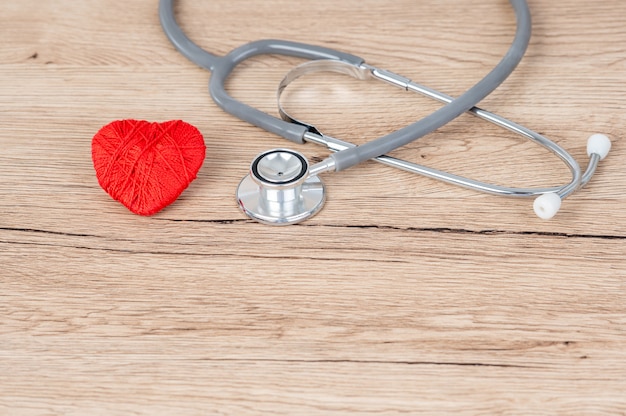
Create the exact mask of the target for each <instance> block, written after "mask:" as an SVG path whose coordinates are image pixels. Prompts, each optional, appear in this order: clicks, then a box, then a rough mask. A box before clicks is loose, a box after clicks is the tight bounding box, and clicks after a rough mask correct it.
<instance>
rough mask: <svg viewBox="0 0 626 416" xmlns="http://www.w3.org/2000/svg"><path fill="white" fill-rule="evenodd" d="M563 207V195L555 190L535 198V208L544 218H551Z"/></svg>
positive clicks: (540, 216) (536, 212)
mask: <svg viewBox="0 0 626 416" xmlns="http://www.w3.org/2000/svg"><path fill="white" fill-rule="evenodd" d="M560 208H561V197H560V196H559V195H558V194H557V193H555V192H548V193H546V194H543V195H540V196H538V197H537V198H535V202H534V203H533V209H534V210H535V214H537V216H538V217H539V218H541V219H542V220H549V219H550V218H552V217H554V215H555V214H556V213H557V212H558V211H559V209H560Z"/></svg>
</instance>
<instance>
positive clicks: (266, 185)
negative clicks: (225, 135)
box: [236, 148, 326, 225]
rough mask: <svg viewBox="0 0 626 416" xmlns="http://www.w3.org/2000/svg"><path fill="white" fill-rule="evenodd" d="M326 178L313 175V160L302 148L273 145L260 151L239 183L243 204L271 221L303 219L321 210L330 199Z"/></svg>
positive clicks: (252, 215)
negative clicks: (327, 199) (272, 147)
mask: <svg viewBox="0 0 626 416" xmlns="http://www.w3.org/2000/svg"><path fill="white" fill-rule="evenodd" d="M325 195H326V192H325V188H324V184H323V182H322V180H321V179H320V178H319V177H318V176H316V175H311V176H309V163H308V161H307V160H306V158H305V157H304V156H303V155H302V154H301V153H299V152H296V151H294V150H291V149H283V148H279V149H272V150H268V151H265V152H263V153H261V154H259V155H258V156H257V157H255V158H254V160H253V161H252V163H251V164H250V172H249V174H248V175H246V176H245V177H244V178H243V179H242V180H241V182H240V183H239V186H238V187H237V195H236V196H237V202H238V204H239V208H240V209H241V210H242V211H243V212H244V213H245V214H246V215H247V216H249V217H250V218H252V219H253V220H256V221H258V222H261V223H264V224H270V225H289V224H296V223H299V222H302V221H304V220H306V219H308V218H311V217H312V216H314V215H315V214H317V213H318V212H319V211H320V209H321V208H322V206H323V205H324V202H325V200H326V196H325Z"/></svg>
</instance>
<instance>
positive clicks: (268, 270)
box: [0, 0, 626, 415]
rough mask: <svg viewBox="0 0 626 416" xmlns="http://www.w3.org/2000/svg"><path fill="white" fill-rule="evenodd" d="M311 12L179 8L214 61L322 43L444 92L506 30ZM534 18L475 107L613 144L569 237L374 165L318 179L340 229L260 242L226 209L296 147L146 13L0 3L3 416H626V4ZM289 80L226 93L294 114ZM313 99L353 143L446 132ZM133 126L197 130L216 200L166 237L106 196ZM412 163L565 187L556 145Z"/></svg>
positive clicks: (276, 62) (417, 156) (385, 90)
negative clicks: (280, 153)
mask: <svg viewBox="0 0 626 416" xmlns="http://www.w3.org/2000/svg"><path fill="white" fill-rule="evenodd" d="M296 3H297V5H296V4H295V3H294V2H293V0H271V1H249V2H242V1H188V0H180V1H179V4H178V5H177V11H178V13H179V16H180V21H181V24H182V25H183V27H184V29H185V30H186V31H187V32H188V33H189V34H190V35H191V36H192V38H193V39H194V40H195V41H197V42H198V43H199V44H201V45H202V46H203V47H205V48H207V49H210V50H212V51H214V52H216V53H218V54H224V53H226V52H228V51H229V50H231V49H232V48H234V47H236V46H238V45H240V44H241V43H243V42H247V41H251V40H255V39H259V38H285V39H292V40H296V41H303V42H308V43H315V44H322V45H326V46H330V47H333V48H337V49H340V50H345V51H349V52H351V53H354V54H357V55H360V56H363V57H364V58H365V59H366V60H367V61H368V62H369V63H371V64H373V65H379V66H382V67H385V68H387V69H390V70H394V71H396V72H399V73H402V74H403V75H405V76H407V77H409V78H412V79H415V80H416V81H419V82H423V83H424V84H426V85H429V86H432V87H434V88H437V89H440V90H441V91H444V92H446V93H448V94H451V95H458V94H460V93H462V92H463V91H464V90H466V89H467V88H468V87H469V86H471V85H472V84H473V83H474V82H476V81H477V80H478V79H480V78H481V77H482V76H483V75H484V74H485V73H486V72H487V71H488V70H489V69H490V68H491V67H492V66H493V65H494V64H495V63H496V62H497V61H498V60H499V59H500V56H501V55H502V53H504V52H505V51H506V49H507V47H508V43H509V42H510V39H511V34H512V32H513V29H514V21H513V20H514V16H513V14H512V11H511V10H510V7H509V5H508V3H507V2H506V1H494V2H479V4H476V2H474V3H468V2H459V1H457V0H445V1H435V0H426V1H420V2H417V3H416V2H413V1H408V0H406V1H405V0H400V1H394V2H390V1H380V0H377V1H374V0H359V1H356V0H345V1H343V2H337V1H331V0H320V1H316V2H296ZM529 3H530V7H531V10H532V12H533V19H534V35H533V39H532V43H531V45H530V48H529V50H528V53H527V55H526V57H525V59H524V61H523V62H522V64H521V65H520V67H519V68H518V70H517V71H516V72H515V73H514V74H513V75H512V76H511V77H510V78H509V79H508V80H507V81H506V83H505V84H503V85H502V86H501V87H500V88H499V89H498V90H497V91H496V92H494V93H493V94H492V95H490V96H489V97H488V98H487V99H486V100H485V101H484V102H483V103H482V104H481V106H482V107H484V108H486V109H489V110H492V111H494V112H497V113H499V114H501V115H503V116H506V117H510V118H512V119H513V120H515V121H517V122H520V123H521V124H524V125H528V126H529V127H531V128H533V129H535V130H537V131H539V132H541V133H543V134H545V135H546V136H548V137H551V138H553V139H554V140H556V141H557V142H558V143H560V144H561V145H563V146H564V147H565V148H566V149H568V150H570V151H571V152H572V154H573V155H574V156H575V157H576V158H577V159H578V160H579V161H581V162H582V164H585V159H586V154H585V153H586V152H585V142H586V138H587V136H589V135H590V134H592V133H595V132H603V133H606V134H609V135H610V136H611V138H612V140H613V150H612V152H611V154H610V155H609V157H608V158H607V159H606V160H605V161H604V162H603V163H602V164H601V166H600V169H599V172H598V175H597V176H596V177H594V179H593V181H592V182H591V183H590V184H589V186H588V188H587V189H584V190H582V191H580V192H579V193H577V194H575V195H574V196H572V197H571V198H569V199H567V200H566V201H565V202H564V204H563V208H562V211H561V212H560V213H559V214H558V215H557V217H555V218H554V220H552V221H548V222H545V221H540V220H538V219H536V218H535V216H534V214H533V213H532V208H531V207H530V203H529V202H528V201H524V200H506V199H501V198H497V197H493V196H486V195H479V194H476V193H473V192H471V191H467V190H460V189H457V188H454V187H450V186H446V185H443V184H440V183H437V182H433V181H431V180H428V179H424V178H419V177H415V176H412V175H409V174H407V173H403V172H397V171H394V170H392V169H390V168H386V167H382V166H380V165H377V164H375V163H373V162H371V163H365V164H363V165H362V166H359V167H356V168H354V169H350V170H347V171H344V172H341V173H339V174H335V175H328V176H326V177H325V181H326V183H327V186H328V190H329V197H328V201H327V204H326V207H325V208H324V210H323V211H322V212H321V213H320V214H318V215H317V216H316V217H314V218H313V219H311V220H310V221H307V222H305V223H303V224H300V225H297V226H291V227H281V228H272V227H268V226H263V225H259V224H256V223H254V222H251V221H249V220H247V219H245V218H244V217H243V215H242V214H241V213H240V212H239V211H238V209H237V206H236V203H235V200H234V189H235V187H236V185H237V183H238V182H239V180H240V178H241V177H242V176H243V175H244V174H245V173H246V170H247V165H248V163H249V161H250V160H251V158H252V157H253V156H254V155H256V154H257V153H258V152H260V151H262V150H264V149H266V148H270V147H277V146H284V145H285V143H284V142H283V141H282V140H281V139H278V138H276V137H274V136H272V135H271V134H269V133H266V132H263V131H260V130H259V129H257V128H254V127H251V126H249V125H247V124H245V123H244V122H240V121H238V120H235V119H233V117H231V116H229V115H227V114H224V113H223V112H222V111H221V110H219V109H218V108H217V106H216V105H215V104H213V102H212V101H211V99H210V97H209V96H208V94H207V92H206V84H207V81H208V79H209V73H207V72H206V71H204V70H202V69H199V68H197V67H195V66H194V65H193V64H191V63H190V62H188V61H186V60H185V59H184V58H183V57H182V56H181V55H179V54H178V53H177V52H176V51H175V50H174V49H173V48H172V47H171V45H170V44H169V43H168V42H167V40H166V38H165V36H164V35H163V34H162V32H161V30H160V27H159V23H158V16H157V2H156V1H155V0H152V1H148V0H142V1H139V0H137V1H132V2H129V1H125V2H122V1H121V0H98V1H96V0H85V1H80V2H69V1H63V0H50V1H46V2H41V1H35V0H21V1H13V2H8V1H5V2H2V3H0V16H2V18H1V19H2V23H1V24H0V34H1V35H2V40H3V41H2V43H1V44H0V121H1V122H0V150H1V151H0V414H6V415H85V414H103V415H129V414H150V415H156V414H228V415H231V414H232V415H244V414H282V415H294V414H306V415H313V414H351V413H356V414H372V415H400V414H416V413H420V414H421V413H424V414H460V415H477V414H503V415H517V414H519V415H527V414H545V415H552V414H563V415H565V414H567V415H572V414H580V415H594V414H596V415H601V414H602V415H614V414H615V415H616V414H626V394H625V392H626V241H625V240H626V215H625V214H624V206H625V202H626V179H625V176H624V175H623V170H624V162H625V161H626V155H625V150H624V147H623V144H622V143H623V141H622V135H623V130H624V125H625V124H626V123H625V122H626V115H625V114H626V111H625V110H626V26H624V21H623V20H624V16H626V3H625V2H623V1H618V0H607V1H604V2H584V1H582V0H563V1H560V2H547V1H537V0H531V1H530V2H529ZM298 62H299V61H298V60H297V59H291V58H284V57H260V58H255V59H253V60H251V61H249V62H247V63H245V64H244V65H242V67H241V68H240V69H239V70H237V72H236V73H235V74H234V75H233V77H232V78H231V79H230V81H229V85H228V87H229V90H230V91H231V93H232V94H233V95H234V96H235V97H237V98H240V99H242V100H244V101H246V102H248V103H250V104H252V105H255V106H258V107H259V108H261V109H263V110H264V111H267V112H269V113H272V114H276V109H275V88H276V85H277V84H278V82H279V81H280V79H281V78H282V76H283V75H284V73H285V72H286V71H288V70H289V69H290V68H291V67H292V66H293V65H294V64H297V63H298ZM303 81H304V80H303ZM306 81H307V82H298V83H297V84H294V86H293V88H290V90H289V91H288V95H286V97H285V98H286V102H285V104H286V105H287V106H288V107H289V109H290V111H292V112H293V113H294V114H296V115H297V116H299V117H302V118H305V119H307V120H310V121H311V122H313V123H314V124H316V125H317V126H318V127H320V128H321V129H322V130H323V131H325V132H327V133H328V134H331V135H335V136H337V137H342V138H346V139H348V140H352V141H355V142H357V143H362V142H364V141H366V140H369V139H371V138H374V137H377V136H379V135H381V134H384V133H386V132H389V131H392V130H394V129H396V128H398V127H399V126H403V125H405V124H407V123H410V122H411V121H412V120H415V119H416V118H419V117H421V116H423V115H425V114H428V113H429V112H431V111H433V110H434V109H436V108H438V105H437V104H436V103H433V102H430V101H428V100H426V99H423V98H420V97H415V96H412V95H410V94H407V93H404V92H402V91H396V90H394V89H392V88H390V87H388V86H386V85H378V84H375V83H359V82H356V81H352V80H349V79H346V78H345V77H341V76H325V77H317V76H312V77H310V78H309V79H308V80H306ZM119 118H138V119H148V120H168V119H177V118H180V119H184V120H186V121H187V122H190V123H192V124H194V125H196V126H197V127H198V128H199V129H200V130H201V131H202V132H203V133H204V134H205V139H206V141H207V159H206V161H205V164H204V166H203V168H202V169H201V171H200V173H199V175H198V179H197V180H196V181H195V182H194V183H193V184H192V185H191V186H190V187H189V188H188V189H187V190H186V191H185V192H184V193H183V195H182V196H181V197H180V198H179V200H178V201H177V202H175V203H174V204H173V205H171V206H170V207H168V208H167V209H166V210H164V211H162V212H161V213H159V214H158V215H155V216H153V217H150V218H143V217H138V216H135V215H133V214H131V213H130V212H128V211H127V210H126V209H125V208H123V207H122V206H121V205H120V204H118V203H116V202H115V201H112V200H111V199H110V198H109V197H108V196H107V195H106V194H105V193H104V191H102V189H101V188H100V187H99V186H98V183H97V181H96V178H95V174H94V171H93V166H92V163H91V137H92V136H93V134H95V132H96V131H97V130H98V129H99V128H100V127H101V126H102V125H104V124H106V123H108V122H110V121H112V120H114V119H119ZM298 149H299V150H301V151H302V152H303V153H305V154H306V155H307V156H308V157H310V158H312V159H313V160H316V159H317V158H321V157H324V156H325V154H326V152H325V150H323V149H320V148H317V147H315V146H313V145H307V146H303V147H301V148H298ZM395 154H397V155H399V156H402V157H406V158H409V159H411V160H417V161H419V162H420V163H424V164H428V165H429V166H434V167H437V168H441V169H449V170H451V171H453V172H456V173H459V174H464V175H470V176H472V177H476V178H479V179H484V180H491V181H495V182H498V183H501V184H514V185H522V186H526V185H549V184H553V183H559V182H561V181H564V180H567V170H566V168H565V167H563V166H561V165H560V164H559V162H558V160H555V159H554V157H553V156H551V155H549V154H547V153H546V152H545V151H543V150H542V149H541V148H537V147H536V146H533V145H532V144H530V143H526V142H524V141H521V140H519V139H518V138H516V137H514V136H513V135H512V134H510V133H508V132H503V131H500V130H498V129H497V128H495V127H492V126H489V125H486V124H484V123H480V122H479V121H478V120H476V119H474V118H472V117H469V116H463V117H461V118H460V119H458V120H456V121H454V122H453V123H450V124H449V125H447V126H445V127H443V128H442V129H440V130H438V131H437V132H435V133H433V134H431V135H428V136H427V137H424V138H423V139H421V140H420V141H418V142H416V143H414V144H412V145H409V146H407V147H406V148H404V149H401V150H398V151H397V152H396V153H395Z"/></svg>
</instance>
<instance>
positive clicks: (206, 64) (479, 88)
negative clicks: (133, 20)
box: [159, 0, 531, 171]
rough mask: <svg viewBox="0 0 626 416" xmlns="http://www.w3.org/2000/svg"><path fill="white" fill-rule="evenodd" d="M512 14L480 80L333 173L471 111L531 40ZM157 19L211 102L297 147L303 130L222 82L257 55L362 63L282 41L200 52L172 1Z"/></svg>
mask: <svg viewBox="0 0 626 416" xmlns="http://www.w3.org/2000/svg"><path fill="white" fill-rule="evenodd" d="M509 1H510V3H511V5H512V6H513V9H514V10H515V15H516V20H517V29H516V32H515V37H514V39H513V42H512V43H511V46H510V48H509V50H508V51H507V53H506V54H505V56H504V57H503V58H502V60H501V61H500V62H499V63H498V65H496V66H495V67H494V68H493V69H492V70H491V71H490V72H489V73H488V74H487V75H486V76H485V77H484V78H483V79H481V80H480V81H479V82H478V83H476V85H474V86H473V87H471V88H470V89H469V90H467V91H466V92H465V93H463V94H462V95H460V96H459V97H458V98H456V99H455V100H453V101H452V102H450V103H449V104H446V105H445V106H443V107H441V108H440V109H438V110H437V111H435V112H433V113H431V114H430V115H428V116H426V117H424V118H422V119H420V120H418V121H416V122H415V123H413V124H410V125H408V126H406V127H404V128H402V129H399V130H397V131H395V132H393V133H390V134H388V135H386V136H383V137H380V138H378V139H375V140H373V141H371V142H369V143H366V144H363V145H361V146H358V147H354V148H350V149H346V150H343V151H341V152H337V153H333V154H331V155H330V157H332V158H333V159H334V161H335V165H336V170H338V171H339V170H343V169H347V168H349V167H351V166H354V165H356V164H358V163H360V162H362V161H365V160H368V159H372V158H374V157H378V156H380V155H383V154H385V153H389V152H391V151H392V150H395V149H397V148H398V147H401V146H404V145H406V144H408V143H410V142H412V141H414V140H417V139H419V138H420V137H422V136H424V135H426V134H428V133H430V132H432V131H434V130H436V129H438V128H440V127H442V126H443V125H445V124H446V123H448V122H450V121H452V120H454V119H455V118H457V117H458V116H460V115H461V114H463V113H464V112H466V111H468V110H469V109H471V108H472V107H474V106H476V105H477V104H478V103H479V102H480V101H482V100H483V99H484V98H485V97H486V96H487V95H489V94H490V93H491V92H492V91H493V90H495V89H496V88H497V87H498V86H499V85H500V84H501V83H502V82H504V80H505V79H506V78H507V77H508V76H509V75H510V74H511V73H512V72H513V71H514V70H515V68H516V67H517V65H518V64H519V62H520V61H521V60H522V57H523V56H524V53H525V52H526V49H527V47H528V43H529V42H530V36H531V17H530V11H529V9H528V5H527V3H526V0H509ZM159 17H160V20H161V25H162V27H163V30H164V32H165V34H166V35H167V37H168V38H169V39H170V41H171V42H172V44H173V45H174V47H175V48H176V49H177V50H178V51H180V52H181V53H182V54H183V55H184V56H185V57H187V58H188V59H189V60H191V61H192V62H194V63H196V64H197V65H199V66H201V67H203V68H206V69H208V70H210V71H211V72H212V73H213V75H212V77H211V81H210V84H209V92H210V94H211V96H212V97H213V100H214V101H215V102H216V103H217V104H218V105H219V106H220V107H222V108H223V109H224V110H225V111H227V112H228V113H230V114H233V115H235V116H236V117H239V118H241V119H242V120H245V121H247V122H249V123H251V124H254V125H256V126H258V127H261V128H263V129H265V130H267V131H270V132H272V133H275V134H277V135H280V136H282V137H284V138H287V139H289V140H291V141H294V142H296V143H302V142H303V137H304V134H305V133H306V132H307V131H308V130H307V128H306V127H304V126H300V125H297V124H293V123H288V122H285V121H283V120H281V119H279V118H277V117H274V116H271V115H269V114H267V113H265V112H262V111H260V110H257V109H255V108H253V107H250V106H248V105H247V104H244V103H242V102H240V101H238V100H236V99H234V98H232V97H231V96H230V95H229V94H228V93H227V92H226V91H225V89H224V84H225V82H226V79H227V78H228V76H229V75H230V73H231V72H232V71H233V69H234V68H235V67H236V66H237V65H238V64H239V63H241V62H243V61H244V60H246V59H249V58H251V57H253V56H257V55H262V54H279V55H288V56H296V57H300V58H304V59H338V60H342V61H345V62H348V63H350V64H353V65H360V64H361V63H363V62H364V61H363V59H362V58H359V57H357V56H354V55H351V54H347V53H344V52H340V51H335V50H332V49H329V48H324V47H319V46H314V45H307V44H302V43H297V42H290V41H283V40H274V39H270V40H260V41H255V42H251V43H248V44H246V45H243V46H240V47H239V48H236V49H235V50H233V51H232V52H230V53H229V54H227V55H226V56H223V57H219V56H217V55H214V54H212V53H210V52H207V51H205V50H204V49H202V48H200V47H199V46H198V45H196V44H195V43H194V42H192V41H191V40H190V39H189V38H188V37H187V36H186V35H185V34H184V33H183V31H182V30H181V29H180V27H179V26H178V24H177V22H176V18H175V15H174V0H160V3H159Z"/></svg>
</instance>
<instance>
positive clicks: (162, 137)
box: [91, 120, 206, 215]
mask: <svg viewBox="0 0 626 416" xmlns="http://www.w3.org/2000/svg"><path fill="white" fill-rule="evenodd" d="M205 150H206V147H205V145H204V139H203V138H202V134H201V133H200V131H198V129H197V128H195V127H194V126H192V125H191V124H188V123H185V122H184V121H181V120H172V121H166V122H163V123H151V122H148V121H143V120H118V121H114V122H112V123H110V124H107V125H106V126H104V127H102V128H101V129H100V130H99V131H98V133H96V135H95V136H94V137H93V141H92V143H91V156H92V159H93V165H94V168H95V169H96V176H97V177H98V182H99V183H100V186H101V187H102V189H104V190H105V191H106V192H107V193H108V194H109V195H111V197H112V198H113V199H115V200H117V201H120V202H121V203H122V204H124V205H125V206H126V208H128V209H129V210H131V211H132V212H134V213H135V214H139V215H152V214H155V213H157V212H159V211H160V210H161V209H163V208H165V207H166V206H168V205H169V204H171V203H172V202H174V201H175V200H176V198H178V196H179V195H180V194H181V193H182V192H183V191H184V190H185V188H187V186H189V184H190V183H191V182H192V181H193V180H194V179H195V178H196V174H197V173H198V170H200V167H201V166H202V162H203V161H204V153H205Z"/></svg>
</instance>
